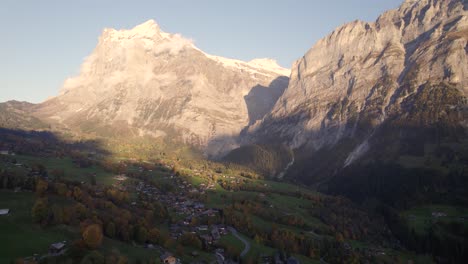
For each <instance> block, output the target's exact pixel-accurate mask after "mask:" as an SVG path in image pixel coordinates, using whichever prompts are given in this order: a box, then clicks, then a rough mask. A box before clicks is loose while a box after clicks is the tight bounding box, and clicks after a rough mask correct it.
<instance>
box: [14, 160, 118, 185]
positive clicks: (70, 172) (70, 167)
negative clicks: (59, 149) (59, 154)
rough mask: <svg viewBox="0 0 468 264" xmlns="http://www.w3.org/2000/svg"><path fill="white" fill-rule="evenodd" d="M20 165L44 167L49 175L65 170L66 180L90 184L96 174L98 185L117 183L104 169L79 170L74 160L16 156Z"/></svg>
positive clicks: (94, 167) (95, 167)
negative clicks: (92, 175)
mask: <svg viewBox="0 0 468 264" xmlns="http://www.w3.org/2000/svg"><path fill="white" fill-rule="evenodd" d="M14 157H15V159H16V160H17V162H18V163H21V164H25V165H28V166H33V165H35V164H42V165H44V166H45V167H46V168H47V170H48V171H49V173H50V172H51V171H52V170H63V172H64V179H66V180H71V181H80V182H81V181H84V182H88V183H89V182H90V177H89V175H91V174H96V182H97V183H98V184H104V185H111V184H112V183H114V182H115V180H114V179H113V175H112V174H111V173H108V172H106V171H104V170H103V169H102V168H100V167H97V166H91V167H89V168H79V167H78V166H76V165H75V164H73V162H72V160H71V159H70V158H68V157H66V158H48V157H33V156H23V155H16V156H14Z"/></svg>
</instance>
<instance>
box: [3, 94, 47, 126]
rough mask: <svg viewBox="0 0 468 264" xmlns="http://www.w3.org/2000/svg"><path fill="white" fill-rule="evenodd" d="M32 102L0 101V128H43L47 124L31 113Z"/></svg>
mask: <svg viewBox="0 0 468 264" xmlns="http://www.w3.org/2000/svg"><path fill="white" fill-rule="evenodd" d="M33 107H34V105H33V104H31V103H27V102H18V101H9V102H6V103H0V128H8V129H21V130H44V129H49V128H50V127H49V125H48V124H46V123H44V122H42V121H41V120H40V119H38V118H36V117H34V116H33V115H32V113H31V109H32V108H33Z"/></svg>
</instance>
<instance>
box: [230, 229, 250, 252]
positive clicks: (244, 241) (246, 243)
mask: <svg viewBox="0 0 468 264" xmlns="http://www.w3.org/2000/svg"><path fill="white" fill-rule="evenodd" d="M228 230H229V231H230V232H231V233H232V234H233V235H234V236H235V237H236V238H237V239H239V240H240V241H242V243H244V245H245V247H244V250H242V252H241V254H240V257H241V258H243V257H244V256H245V255H247V253H249V251H250V242H249V241H247V240H245V239H244V238H243V237H241V236H240V235H239V233H238V232H237V230H236V229H235V228H234V227H228Z"/></svg>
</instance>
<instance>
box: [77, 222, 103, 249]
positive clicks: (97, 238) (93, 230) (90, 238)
mask: <svg viewBox="0 0 468 264" xmlns="http://www.w3.org/2000/svg"><path fill="white" fill-rule="evenodd" d="M82 236H83V241H84V242H85V244H86V246H87V247H88V248H90V249H96V248H99V247H100V246H101V243H102V238H103V235H102V229H101V227H100V226H99V225H97V224H92V225H89V226H87V227H86V228H85V230H84V231H83V234H82Z"/></svg>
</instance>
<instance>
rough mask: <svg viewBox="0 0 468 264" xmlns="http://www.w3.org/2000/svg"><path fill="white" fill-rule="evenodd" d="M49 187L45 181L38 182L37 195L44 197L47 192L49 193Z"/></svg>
mask: <svg viewBox="0 0 468 264" xmlns="http://www.w3.org/2000/svg"><path fill="white" fill-rule="evenodd" d="M48 187H49V184H48V183H47V182H46V181H44V180H42V179H39V180H37V182H36V193H37V195H39V196H43V195H44V194H45V192H46V191H47V188H48Z"/></svg>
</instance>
